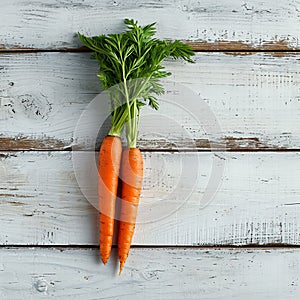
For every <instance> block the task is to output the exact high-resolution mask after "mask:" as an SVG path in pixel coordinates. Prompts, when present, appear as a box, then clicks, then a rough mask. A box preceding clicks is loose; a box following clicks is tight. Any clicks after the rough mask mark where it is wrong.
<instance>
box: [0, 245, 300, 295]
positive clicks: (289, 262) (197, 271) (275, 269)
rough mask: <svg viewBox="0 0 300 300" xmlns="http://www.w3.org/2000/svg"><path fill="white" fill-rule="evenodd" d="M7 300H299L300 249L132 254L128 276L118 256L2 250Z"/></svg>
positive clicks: (0, 275)
mask: <svg viewBox="0 0 300 300" xmlns="http://www.w3.org/2000/svg"><path fill="white" fill-rule="evenodd" d="M0 254H1V255H0V267H1V268H0V279H1V281H0V282H1V283H0V294H1V297H2V298H3V299H23V298H24V295H26V296H27V298H30V299H40V298H45V297H55V298H57V299H83V298H84V299H87V300H89V299H143V298H145V299H178V300H179V299H215V300H217V299H224V300H231V299H241V298H242V299H245V300H250V299H251V300H252V299H259V300H260V299H274V300H282V299H298V298H299V297H300V288H299V264H300V250H299V249H296V250H288V249H286V250H284V249H273V250H255V251H253V250H250V249H248V250H247V249H244V250H239V251H237V250H236V249H232V250H230V249H229V250H214V251H211V250H198V249H132V251H131V254H130V256H129V258H128V260H127V262H126V266H125V269H124V271H123V274H122V276H118V275H117V269H118V265H117V257H116V253H115V251H114V253H113V255H112V258H111V259H110V261H109V263H108V264H107V265H106V266H105V267H104V266H103V265H100V262H99V258H98V251H97V250H95V249H84V250H80V249H77V250H72V249H69V250H59V249H35V248H28V249H1V250H0Z"/></svg>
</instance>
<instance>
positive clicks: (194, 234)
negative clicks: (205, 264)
mask: <svg viewBox="0 0 300 300" xmlns="http://www.w3.org/2000/svg"><path fill="white" fill-rule="evenodd" d="M73 155H74V154H73ZM87 155H88V152H84V151H81V152H79V156H76V160H77V164H78V163H79V166H80V167H79V169H80V174H79V177H78V173H77V178H79V179H80V176H81V178H82V177H84V178H85V179H86V183H84V182H83V183H82V180H80V181H79V182H80V186H81V189H82V191H83V192H85V195H87V193H86V191H88V192H89V195H95V193H97V190H96V184H94V182H95V180H96V179H97V178H96V176H94V173H93V165H94V168H95V164H96V162H95V160H94V161H93V160H92V161H90V160H89V159H87ZM91 155H92V156H93V155H94V153H92V154H91ZM144 157H145V179H144V187H143V192H142V199H141V205H140V207H139V215H138V220H137V228H136V233H135V236H134V241H133V244H134V245H251V244H252V245H253V244H260V245H268V244H281V245H283V244H290V245H299V244H300V223H299V216H300V211H299V207H300V206H299V203H300V198H299V195H300V188H299V177H300V165H299V161H300V160H299V158H300V154H299V153H296V152H295V153H294V152H289V153H285V152H273V153H272V152H261V153H232V152H230V153H221V152H218V153H174V154H171V153H156V152H147V153H144ZM71 158H72V153H70V152H60V151H58V152H24V153H21V152H19V153H18V152H12V153H2V154H1V156H0V159H1V164H0V171H1V183H0V209H1V218H0V228H1V231H0V244H2V245H14V244H15V245H97V244H98V233H97V228H98V223H97V222H98V221H97V220H98V217H97V216H98V213H97V211H96V210H95V209H94V208H93V207H92V206H91V204H90V203H89V202H88V201H87V200H86V199H85V198H84V196H83V195H82V194H81V192H80V190H79V188H78V183H77V182H76V179H75V174H74V170H73V165H72V160H71ZM94 159H95V158H94ZM80 163H81V165H80ZM223 163H224V166H225V170H224V173H222V164H223ZM198 164H199V167H198V168H197V165H198ZM214 164H216V165H217V166H216V165H214ZM75 165H76V164H75ZM220 175H221V182H219V181H218V178H219V177H218V176H220ZM210 179H211V180H212V182H210V181H209V180H210ZM218 184H220V185H219V186H218ZM216 190H217V192H216V194H214V192H215V191H216ZM205 193H206V194H205ZM209 193H212V195H213V196H214V197H213V198H212V199H211V198H208V197H207V196H208V194H209ZM204 194H205V196H204ZM89 199H93V198H92V197H90V198H89ZM207 199H209V200H207Z"/></svg>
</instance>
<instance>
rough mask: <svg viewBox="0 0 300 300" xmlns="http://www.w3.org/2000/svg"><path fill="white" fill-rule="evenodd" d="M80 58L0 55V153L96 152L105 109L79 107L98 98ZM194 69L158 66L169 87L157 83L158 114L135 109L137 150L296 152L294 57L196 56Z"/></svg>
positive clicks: (92, 69) (89, 67) (299, 102)
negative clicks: (137, 115) (160, 88)
mask: <svg viewBox="0 0 300 300" xmlns="http://www.w3.org/2000/svg"><path fill="white" fill-rule="evenodd" d="M231 54H233V53H231ZM277 54H278V53H277ZM89 56H90V54H89V53H30V54H28V53H26V54H18V55H12V54H5V55H4V54H2V55H1V56H0V73H1V81H0V128H1V134H0V149H1V150H11V149H15V150H18V149H25V150H26V149H37V150H39V149H59V150H63V149H67V148H69V147H71V146H75V148H76V149H94V148H95V145H96V148H97V147H98V146H99V142H100V141H101V138H102V137H103V136H104V135H105V134H106V133H107V128H108V127H107V126H108V125H109V123H108V122H106V123H104V125H103V122H104V120H105V118H106V117H107V115H108V108H107V105H106V104H105V103H107V102H106V101H105V100H101V98H100V99H99V100H95V101H94V102H93V103H94V104H95V103H98V104H97V105H96V106H94V109H93V108H91V106H88V104H89V103H90V102H91V101H92V100H93V99H94V98H95V96H96V95H97V94H98V93H99V92H100V87H99V82H98V79H97V77H96V75H95V74H96V72H97V63H96V62H95V61H93V60H90V59H89ZM195 61H196V63H195V64H193V65H187V64H185V63H182V62H168V63H167V64H166V67H167V68H168V69H169V70H170V71H171V72H172V73H173V75H172V77H171V78H170V80H172V81H173V83H169V84H166V94H165V95H164V96H162V97H161V101H160V102H161V107H160V110H159V111H158V112H155V111H152V110H151V109H148V108H145V109H144V110H143V117H142V120H141V124H140V138H139V144H140V147H141V148H142V149H176V148H180V149H182V148H188V149H190V148H193V149H195V148H197V149H209V148H211V147H212V148H224V147H227V148H228V149H234V150H239V149H278V148H280V149H299V145H300V71H299V63H300V56H299V55H298V54H293V53H282V56H274V55H272V54H270V53H257V54H254V55H251V56H240V55H238V56H234V55H227V54H222V53H198V54H197V55H196V57H195ZM174 82H175V83H174ZM102 99H103V98H102ZM95 107H96V108H95ZM81 115H82V118H81V120H83V122H82V123H81V126H80V130H79V131H77V132H76V137H74V131H75V127H76V123H77V122H78V120H79V118H80V116H81ZM108 121H109V120H108ZM102 125H103V127H102V129H101V130H100V133H98V128H100V127H101V126H102ZM93 127H94V128H96V131H95V130H94V129H93Z"/></svg>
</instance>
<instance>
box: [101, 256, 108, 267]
mask: <svg viewBox="0 0 300 300" xmlns="http://www.w3.org/2000/svg"><path fill="white" fill-rule="evenodd" d="M102 262H103V264H104V265H106V263H107V258H103V257H102Z"/></svg>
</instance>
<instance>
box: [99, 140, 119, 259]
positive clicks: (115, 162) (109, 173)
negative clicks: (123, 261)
mask: <svg viewBox="0 0 300 300" xmlns="http://www.w3.org/2000/svg"><path fill="white" fill-rule="evenodd" d="M121 156H122V143H121V139H120V138H119V137H116V136H106V137H105V138H104V140H103V142H102V145H101V148H100V154H99V169H98V174H99V177H98V194H99V212H100V235H99V240H100V255H101V259H102V261H103V263H104V264H106V262H107V260H108V258H109V256H110V252H111V247H112V239H113V233H114V217H115V206H116V195H117V189H118V178H119V169H120V163H121Z"/></svg>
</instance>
